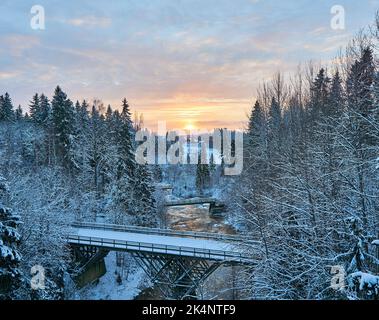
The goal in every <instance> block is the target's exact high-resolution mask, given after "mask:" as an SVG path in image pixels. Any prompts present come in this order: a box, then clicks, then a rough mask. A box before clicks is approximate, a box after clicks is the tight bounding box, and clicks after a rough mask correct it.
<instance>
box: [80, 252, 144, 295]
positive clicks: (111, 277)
mask: <svg viewBox="0 0 379 320" xmlns="http://www.w3.org/2000/svg"><path fill="white" fill-rule="evenodd" d="M105 265H106V269H107V272H106V274H105V275H104V276H103V277H101V278H100V279H99V282H98V283H97V284H91V285H89V286H86V287H84V288H83V289H81V290H80V292H79V297H80V299H83V300H133V299H134V298H135V297H136V296H137V295H138V294H139V293H140V292H141V289H140V285H141V282H142V279H143V278H144V276H145V274H144V271H143V270H142V269H141V268H137V269H135V270H134V271H133V272H131V273H130V274H129V276H128V277H123V281H122V284H118V283H117V281H116V275H115V271H116V270H118V268H117V266H116V254H115V252H110V253H109V254H108V255H107V256H106V257H105Z"/></svg>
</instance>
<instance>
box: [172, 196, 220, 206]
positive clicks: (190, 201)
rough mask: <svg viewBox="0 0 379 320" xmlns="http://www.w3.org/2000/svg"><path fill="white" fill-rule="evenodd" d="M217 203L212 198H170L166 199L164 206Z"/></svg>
mask: <svg viewBox="0 0 379 320" xmlns="http://www.w3.org/2000/svg"><path fill="white" fill-rule="evenodd" d="M214 203H217V200H216V199H213V198H202V199H201V198H199V199H184V200H183V199H182V200H170V201H166V203H165V206H166V207H176V206H186V205H198V204H214Z"/></svg>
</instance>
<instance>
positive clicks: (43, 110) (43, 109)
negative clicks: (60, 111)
mask: <svg viewBox="0 0 379 320" xmlns="http://www.w3.org/2000/svg"><path fill="white" fill-rule="evenodd" d="M39 100H40V107H39V112H40V113H39V121H40V124H41V125H43V126H44V127H45V128H46V127H48V126H49V124H50V116H51V106H50V102H49V99H48V98H47V97H46V96H45V95H44V94H41V96H40V98H39Z"/></svg>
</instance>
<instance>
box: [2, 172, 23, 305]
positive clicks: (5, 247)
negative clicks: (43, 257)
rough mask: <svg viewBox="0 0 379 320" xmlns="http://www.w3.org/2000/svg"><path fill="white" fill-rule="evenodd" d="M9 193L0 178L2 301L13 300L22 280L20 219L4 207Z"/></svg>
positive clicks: (3, 180)
mask: <svg viewBox="0 0 379 320" xmlns="http://www.w3.org/2000/svg"><path fill="white" fill-rule="evenodd" d="M7 191H8V190H7V184H6V182H5V179H4V178H3V177H1V176H0V299H11V298H12V296H13V295H14V290H15V289H16V288H17V287H18V286H19V284H20V280H21V271H20V270H19V264H20V261H21V255H20V253H19V251H18V246H19V244H20V241H21V236H20V234H19V233H18V231H17V227H18V226H19V224H20V219H19V217H18V216H16V215H14V214H13V213H12V211H11V210H10V209H9V208H7V207H5V206H4V200H5V199H6V193H7Z"/></svg>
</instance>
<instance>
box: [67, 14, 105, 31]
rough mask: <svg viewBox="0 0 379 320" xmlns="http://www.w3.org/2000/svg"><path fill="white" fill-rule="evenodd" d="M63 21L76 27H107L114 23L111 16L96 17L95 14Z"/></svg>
mask: <svg viewBox="0 0 379 320" xmlns="http://www.w3.org/2000/svg"><path fill="white" fill-rule="evenodd" d="M63 22H64V23H67V24H69V25H71V26H75V27H91V28H92V27H101V28H106V27H109V26H110V25H111V24H112V20H111V19H110V18H105V17H94V16H86V17H80V18H72V19H67V20H63Z"/></svg>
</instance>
